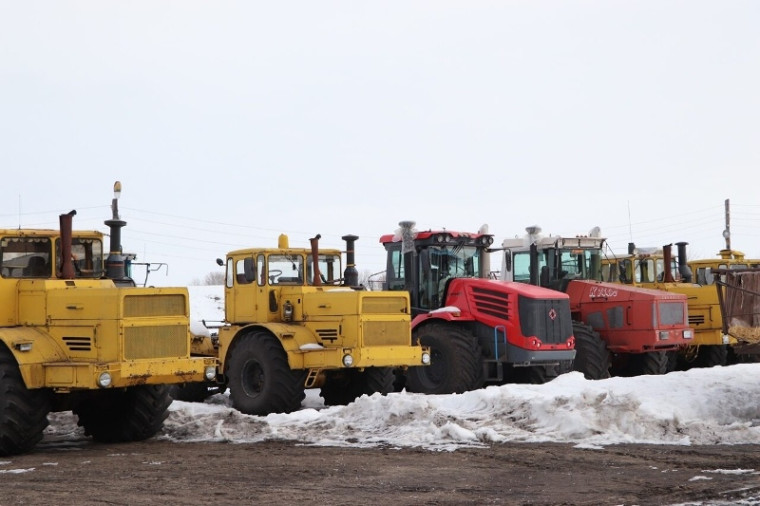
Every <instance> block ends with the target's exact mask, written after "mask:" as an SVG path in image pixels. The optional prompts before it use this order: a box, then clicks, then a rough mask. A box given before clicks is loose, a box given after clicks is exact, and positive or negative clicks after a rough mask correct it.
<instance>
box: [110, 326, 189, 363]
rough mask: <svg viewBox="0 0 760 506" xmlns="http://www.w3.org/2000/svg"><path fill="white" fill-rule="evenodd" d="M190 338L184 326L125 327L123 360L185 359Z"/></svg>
mask: <svg viewBox="0 0 760 506" xmlns="http://www.w3.org/2000/svg"><path fill="white" fill-rule="evenodd" d="M189 347H190V338H189V335H188V330H187V326H185V325H163V326H158V327H127V328H125V329H124V358H125V359H127V360H134V359H139V358H163V357H186V356H188V354H189V350H188V348H189Z"/></svg>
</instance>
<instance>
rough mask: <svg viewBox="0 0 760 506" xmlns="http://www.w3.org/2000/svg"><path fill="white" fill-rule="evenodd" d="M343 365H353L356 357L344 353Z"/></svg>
mask: <svg viewBox="0 0 760 506" xmlns="http://www.w3.org/2000/svg"><path fill="white" fill-rule="evenodd" d="M343 365H344V366H346V367H351V366H352V365H354V357H352V356H351V355H349V354H345V355H343Z"/></svg>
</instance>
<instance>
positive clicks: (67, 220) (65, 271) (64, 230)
mask: <svg viewBox="0 0 760 506" xmlns="http://www.w3.org/2000/svg"><path fill="white" fill-rule="evenodd" d="M76 214H77V212H76V211H69V213H68V214H61V215H60V216H59V217H58V220H59V223H60V228H61V274H60V276H61V278H62V279H74V277H75V276H76V273H75V272H74V263H73V261H74V260H73V258H72V256H71V237H72V235H73V233H72V229H73V226H72V222H73V221H74V216H75V215H76Z"/></svg>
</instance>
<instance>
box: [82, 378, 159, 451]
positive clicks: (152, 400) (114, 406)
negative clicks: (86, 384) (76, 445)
mask: <svg viewBox="0 0 760 506" xmlns="http://www.w3.org/2000/svg"><path fill="white" fill-rule="evenodd" d="M171 403H172V399H171V397H170V396H169V387H168V385H140V386H135V387H129V388H122V389H118V390H104V391H100V392H94V395H91V396H88V397H87V398H86V399H85V400H82V401H81V402H80V403H79V404H77V405H76V406H75V407H74V409H73V412H74V414H75V415H77V416H78V417H79V421H78V424H79V425H80V426H82V427H84V433H85V435H87V436H92V438H93V439H94V440H95V441H98V442H101V443H125V442H130V441H142V440H145V439H148V438H150V437H153V436H155V435H156V434H157V433H158V431H160V430H161V428H162V427H163V425H164V420H166V417H167V416H169V410H168V409H169V405H170V404H171Z"/></svg>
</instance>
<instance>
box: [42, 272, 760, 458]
mask: <svg viewBox="0 0 760 506" xmlns="http://www.w3.org/2000/svg"><path fill="white" fill-rule="evenodd" d="M222 292H223V290H222V287H216V286H211V287H208V286H202V287H190V293H191V317H192V318H193V319H194V320H195V323H194V327H199V328H201V329H203V330H204V331H208V329H205V328H204V327H203V325H202V324H200V323H198V322H200V321H201V320H203V319H206V320H207V321H210V320H216V321H218V320H221V319H222V318H223V295H222ZM80 431H81V429H79V428H78V427H77V426H76V418H75V417H74V416H73V415H72V414H71V413H70V412H68V413H55V414H51V427H49V428H48V429H47V439H48V441H49V443H53V444H54V442H55V440H58V441H60V442H63V441H71V439H72V438H73V439H77V438H80V439H81V438H83V436H82V435H81V432H80ZM159 437H160V438H162V439H166V440H171V441H176V442H180V443H181V442H197V441H224V442H232V443H254V442H259V441H265V440H273V439H277V440H289V441H298V442H300V443H303V444H310V445H329V446H351V447H372V446H384V447H420V448H425V449H429V450H433V451H453V450H456V449H458V448H464V447H477V446H484V445H489V444H492V443H505V442H523V443H532V442H559V443H570V444H573V445H575V446H577V447H581V448H588V449H592V450H593V449H600V448H604V447H605V446H607V445H614V444H620V443H648V444H676V445H716V444H742V443H748V444H760V364H738V365H732V366H728V367H716V368H710V369H692V370H690V371H685V372H672V373H670V374H667V375H664V376H639V377H633V378H610V379H607V380H601V381H589V380H586V379H584V377H583V376H582V375H581V374H580V373H570V374H565V375H562V376H560V377H559V378H557V379H555V380H554V381H551V382H550V383H547V384H544V385H518V384H507V385H502V386H491V387H487V388H484V389H480V390H477V391H472V392H466V393H463V394H456V395H423V394H411V393H407V392H401V393H392V394H389V395H387V396H381V395H379V394H375V395H372V396H362V397H360V398H359V399H357V400H356V401H354V402H352V403H351V404H349V405H347V406H331V407H325V406H324V404H323V403H322V400H321V398H320V397H319V391H318V390H317V389H310V390H307V395H306V399H305V400H304V402H303V405H302V409H301V410H299V411H296V412H294V413H290V414H271V415H268V416H249V415H244V414H242V413H240V412H238V411H236V410H235V409H233V408H232V406H231V403H230V400H229V397H228V396H227V395H224V394H217V395H214V396H212V397H210V398H209V399H207V400H206V402H204V403H186V402H179V401H175V402H174V403H173V404H172V405H171V407H170V414H169V418H168V419H167V420H166V422H165V424H164V429H163V432H162V433H161V435H160V436H159ZM739 471H740V470H735V471H732V470H727V471H724V472H739ZM705 472H708V471H705ZM742 472H743V470H742ZM746 472H756V471H754V470H747V471H746Z"/></svg>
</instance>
